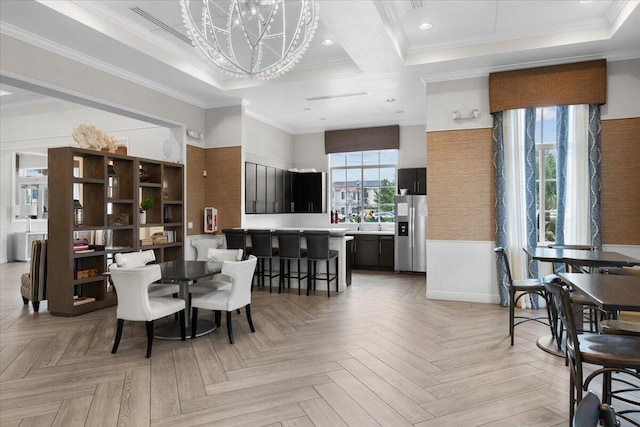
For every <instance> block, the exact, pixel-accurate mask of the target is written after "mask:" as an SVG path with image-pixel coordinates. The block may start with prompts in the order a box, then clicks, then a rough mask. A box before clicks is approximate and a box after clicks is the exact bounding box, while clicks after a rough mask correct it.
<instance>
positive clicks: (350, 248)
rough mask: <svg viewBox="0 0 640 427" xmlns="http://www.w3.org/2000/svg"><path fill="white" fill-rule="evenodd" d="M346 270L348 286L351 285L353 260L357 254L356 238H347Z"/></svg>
mask: <svg viewBox="0 0 640 427" xmlns="http://www.w3.org/2000/svg"><path fill="white" fill-rule="evenodd" d="M346 252H347V253H346V259H345V261H346V271H345V276H346V277H345V279H346V281H347V286H349V285H351V271H352V270H353V262H354V257H355V255H356V251H355V239H351V240H347V242H346Z"/></svg>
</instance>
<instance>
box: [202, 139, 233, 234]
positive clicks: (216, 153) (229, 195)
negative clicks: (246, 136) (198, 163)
mask: <svg viewBox="0 0 640 427" xmlns="http://www.w3.org/2000/svg"><path fill="white" fill-rule="evenodd" d="M205 152H206V153H205V164H206V169H207V177H206V178H201V179H206V194H205V203H206V206H211V207H214V208H216V209H217V210H218V231H217V232H216V233H217V234H220V233H221V232H222V229H224V228H233V227H240V225H241V211H240V209H241V206H242V200H241V196H242V193H241V186H242V151H241V147H222V148H208V149H206V150H205ZM202 215H203V214H201V216H202Z"/></svg>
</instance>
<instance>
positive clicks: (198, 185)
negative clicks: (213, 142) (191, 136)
mask: <svg viewBox="0 0 640 427" xmlns="http://www.w3.org/2000/svg"><path fill="white" fill-rule="evenodd" d="M204 154H205V149H204V148H200V147H194V146H193V145H187V167H186V168H185V170H186V175H187V223H189V222H193V228H192V229H188V228H187V235H189V236H192V235H197V234H202V233H204V219H203V216H204V207H205V204H204V198H205V182H204V178H203V177H202V171H203V170H205V169H206V167H205V164H204V162H205V155H204Z"/></svg>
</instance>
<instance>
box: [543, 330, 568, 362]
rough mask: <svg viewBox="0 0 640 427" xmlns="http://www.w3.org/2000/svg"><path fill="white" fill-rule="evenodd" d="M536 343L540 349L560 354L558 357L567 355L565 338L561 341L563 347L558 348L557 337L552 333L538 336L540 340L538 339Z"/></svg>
mask: <svg viewBox="0 0 640 427" xmlns="http://www.w3.org/2000/svg"><path fill="white" fill-rule="evenodd" d="M536 345H537V346H538V348H539V349H541V350H544V351H546V352H547V353H549V354H553V355H554V356H558V357H564V356H565V350H564V346H565V343H564V339H563V340H562V343H561V345H562V348H558V344H557V343H556V339H555V338H554V337H553V335H551V334H549V335H544V336H541V337H540V338H538V341H536Z"/></svg>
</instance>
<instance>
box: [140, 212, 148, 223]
mask: <svg viewBox="0 0 640 427" xmlns="http://www.w3.org/2000/svg"><path fill="white" fill-rule="evenodd" d="M146 223H147V211H142V212H140V224H146Z"/></svg>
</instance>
